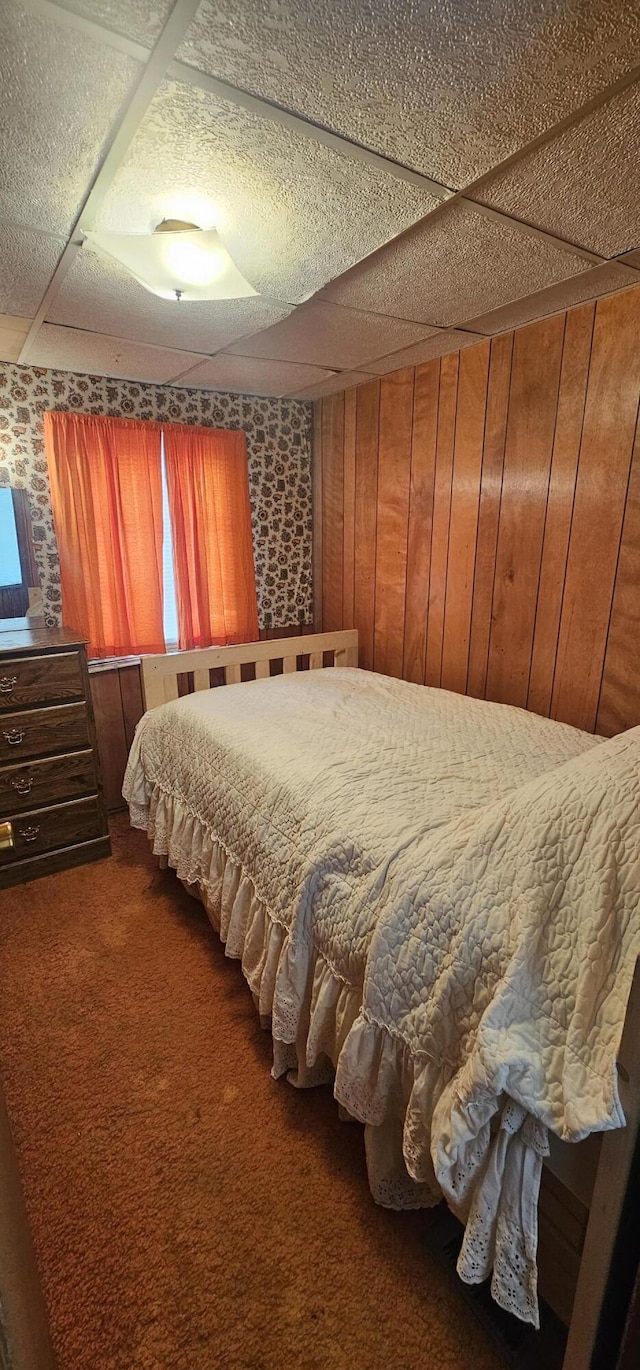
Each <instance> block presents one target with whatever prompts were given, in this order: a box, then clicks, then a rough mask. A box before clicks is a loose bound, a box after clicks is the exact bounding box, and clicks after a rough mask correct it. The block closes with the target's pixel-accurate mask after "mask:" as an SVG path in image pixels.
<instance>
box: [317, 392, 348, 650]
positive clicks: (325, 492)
mask: <svg viewBox="0 0 640 1370" xmlns="http://www.w3.org/2000/svg"><path fill="white" fill-rule="evenodd" d="M343 480H344V394H341V395H329V396H327V397H326V398H325V399H323V401H322V564H323V572H322V622H323V627H324V628H325V629H326V630H327V631H331V630H332V629H336V628H341V627H342V557H343V522H344V518H343V499H344V493H343Z"/></svg>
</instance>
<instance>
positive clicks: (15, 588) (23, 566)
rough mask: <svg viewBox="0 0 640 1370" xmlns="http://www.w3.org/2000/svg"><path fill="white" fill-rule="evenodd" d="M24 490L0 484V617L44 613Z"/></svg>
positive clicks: (31, 616) (26, 496)
mask: <svg viewBox="0 0 640 1370" xmlns="http://www.w3.org/2000/svg"><path fill="white" fill-rule="evenodd" d="M43 612H44V610H43V603H42V590H41V588H40V576H39V575H38V567H37V565H36V558H35V552H34V548H33V535H32V531H31V515H30V512H29V496H28V493H27V491H26V490H18V489H15V488H14V487H13V486H11V485H3V486H1V487H0V619H4V618H24V617H29V618H34V617H36V618H37V617H40V616H41V615H42V614H43Z"/></svg>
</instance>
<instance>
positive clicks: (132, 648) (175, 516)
mask: <svg viewBox="0 0 640 1370" xmlns="http://www.w3.org/2000/svg"><path fill="white" fill-rule="evenodd" d="M45 447H46V453H47V461H48V466H49V478H50V484H51V501H52V507H53V517H54V524H55V529H56V537H57V541H58V550H59V554H60V575H61V582H62V611H63V620H64V623H65V625H66V626H69V627H73V628H75V629H81V630H82V631H84V632H85V633H86V634H87V637H88V639H89V655H90V657H92V658H94V659H95V658H96V657H102V658H104V657H112V656H116V657H120V656H131V655H142V654H144V653H156V652H163V651H165V650H166V648H167V647H169V648H172V647H173V646H174V645H175V644H177V645H178V646H179V647H180V648H190V647H206V646H209V645H211V644H213V643H215V644H221V645H224V644H225V643H231V642H247V641H254V640H255V639H256V638H257V636H258V614H257V601H256V586H255V572H254V565H253V544H252V534H251V510H250V505H249V482H248V472H247V455H246V442H245V436H244V433H241V432H237V431H227V430H221V429H213V428H195V427H193V428H191V427H185V426H182V425H177V424H163V425H160V424H157V423H143V422H141V421H139V420H132V419H113V418H107V417H102V416H94V415H90V414H58V413H48V414H46V415H45Z"/></svg>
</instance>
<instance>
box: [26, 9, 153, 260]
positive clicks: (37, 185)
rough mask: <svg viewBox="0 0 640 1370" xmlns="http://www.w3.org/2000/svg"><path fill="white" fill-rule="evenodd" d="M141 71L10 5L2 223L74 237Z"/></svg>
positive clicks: (84, 39) (126, 60)
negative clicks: (108, 141) (77, 219)
mask: <svg viewBox="0 0 640 1370" xmlns="http://www.w3.org/2000/svg"><path fill="white" fill-rule="evenodd" d="M140 71H141V67H140V65H139V64H138V63H137V62H134V61H132V60H131V59H130V58H128V57H123V56H122V54H121V53H116V52H113V51H112V50H111V49H110V48H108V47H104V46H103V45H102V44H99V43H97V42H94V41H93V39H91V38H88V37H86V36H85V34H82V33H75V32H72V31H70V30H69V29H68V28H65V27H62V26H60V25H58V24H56V23H55V22H54V21H53V20H51V19H48V18H44V17H43V16H41V15H39V14H32V13H30V12H29V13H28V12H25V11H24V10H23V9H22V8H21V6H20V4H17V3H16V4H10V5H7V4H4V5H3V7H2V43H1V45H0V89H1V90H2V108H3V118H2V121H1V126H0V168H1V170H0V218H3V219H10V220H13V221H14V222H16V223H19V224H29V225H30V227H32V228H38V229H41V230H42V231H43V232H45V233H53V234H59V235H66V234H67V233H68V232H69V230H70V228H71V225H72V223H73V220H74V219H75V217H76V215H77V213H78V211H79V208H80V204H81V201H82V199H83V197H84V195H85V194H86V192H87V190H88V188H89V185H90V182H91V179H92V177H93V175H94V173H95V171H96V169H97V167H98V164H99V161H100V158H101V155H102V153H103V151H104V145H105V141H106V138H107V135H108V134H109V132H110V130H111V127H112V125H113V122H114V120H115V118H116V116H117V115H118V113H119V110H120V109H121V107H122V104H123V101H124V100H125V98H126V96H127V95H128V94H129V93H130V91H131V90H132V88H133V84H134V81H135V79H136V77H137V76H138V75H139V73H140Z"/></svg>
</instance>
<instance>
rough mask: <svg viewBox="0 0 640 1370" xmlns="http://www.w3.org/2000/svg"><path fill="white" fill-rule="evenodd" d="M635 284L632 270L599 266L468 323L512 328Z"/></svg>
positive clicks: (487, 329)
mask: <svg viewBox="0 0 640 1370" xmlns="http://www.w3.org/2000/svg"><path fill="white" fill-rule="evenodd" d="M634 284H638V285H640V274H639V275H638V277H637V282H636V281H634V279H633V274H632V272H631V271H625V270H624V268H622V267H619V266H617V265H613V264H611V265H609V264H607V265H606V266H597V267H595V268H594V270H593V271H585V272H583V274H582V276H574V277H573V279H572V280H570V281H561V282H560V285H552V286H549V289H548V290H539V291H537V293H536V294H535V295H527V297H526V299H524V300H516V301H515V303H514V304H507V305H504V306H503V308H502V309H494V310H492V312H491V313H490V314H483V315H481V316H480V317H479V318H477V319H469V322H468V327H469V328H472V329H475V330H476V332H477V333H489V334H490V333H506V332H507V331H508V330H509V329H511V328H519V327H520V325H521V324H525V323H531V322H532V320H533V319H542V318H544V316H545V315H546V314H557V313H559V311H560V310H564V309H570V308H571V306H572V305H575V304H582V303H583V302H584V301H585V300H595V299H597V298H598V296H600V295H610V294H611V293H612V291H614V290H625V289H628V287H629V286H633V285H634Z"/></svg>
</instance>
